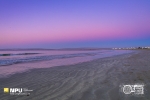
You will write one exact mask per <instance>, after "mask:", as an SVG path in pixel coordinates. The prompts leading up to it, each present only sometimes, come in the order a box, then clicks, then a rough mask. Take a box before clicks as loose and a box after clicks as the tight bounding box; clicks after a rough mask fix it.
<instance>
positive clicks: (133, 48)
mask: <svg viewBox="0 0 150 100" xmlns="http://www.w3.org/2000/svg"><path fill="white" fill-rule="evenodd" d="M112 49H115V50H136V49H150V47H128V48H112Z"/></svg>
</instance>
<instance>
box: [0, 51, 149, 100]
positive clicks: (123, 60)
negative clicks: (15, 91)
mask: <svg viewBox="0 0 150 100" xmlns="http://www.w3.org/2000/svg"><path fill="white" fill-rule="evenodd" d="M8 70H9V69H8ZM136 83H143V84H144V94H143V95H127V94H124V93H123V92H121V91H120V85H121V84H136ZM5 87H8V88H28V89H30V90H33V91H32V92H30V93H31V94H30V95H29V96H25V95H10V94H9V93H4V92H3V88H5ZM0 88H1V91H0V100H150V95H149V94H150V50H135V51H134V52H132V53H128V54H121V55H115V56H112V57H104V58H100V59H96V60H92V61H87V62H81V63H78V64H73V65H63V66H55V67H51V68H38V69H31V70H29V71H27V72H23V73H16V74H14V75H11V76H9V77H4V78H0Z"/></svg>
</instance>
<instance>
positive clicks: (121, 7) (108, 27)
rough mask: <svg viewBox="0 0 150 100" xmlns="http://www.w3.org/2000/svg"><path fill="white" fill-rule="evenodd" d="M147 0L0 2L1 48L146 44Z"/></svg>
mask: <svg viewBox="0 0 150 100" xmlns="http://www.w3.org/2000/svg"><path fill="white" fill-rule="evenodd" d="M149 5H150V1H149V0H115V1H114V0H0V15H1V16H0V49H5V48H71V47H72V48H78V47H99V48H109V47H110V48H112V47H131V46H136V47H137V46H150V6H149Z"/></svg>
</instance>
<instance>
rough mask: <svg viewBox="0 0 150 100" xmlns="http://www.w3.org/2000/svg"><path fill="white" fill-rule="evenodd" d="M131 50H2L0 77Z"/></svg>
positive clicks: (0, 52) (0, 51) (0, 55)
mask: <svg viewBox="0 0 150 100" xmlns="http://www.w3.org/2000/svg"><path fill="white" fill-rule="evenodd" d="M130 52H131V51H129V50H99V49H95V50H90V49H78V50H77V49H75V50H0V77H7V76H10V75H12V74H15V73H22V72H25V71H29V70H31V69H35V68H49V67H55V66H60V67H61V66H62V65H72V64H77V63H81V62H86V61H91V60H94V59H99V58H103V57H110V56H113V55H120V54H125V53H130Z"/></svg>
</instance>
